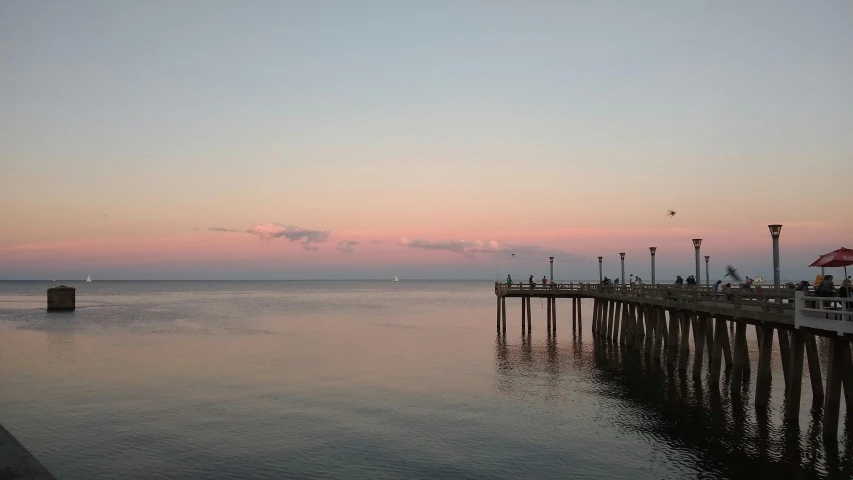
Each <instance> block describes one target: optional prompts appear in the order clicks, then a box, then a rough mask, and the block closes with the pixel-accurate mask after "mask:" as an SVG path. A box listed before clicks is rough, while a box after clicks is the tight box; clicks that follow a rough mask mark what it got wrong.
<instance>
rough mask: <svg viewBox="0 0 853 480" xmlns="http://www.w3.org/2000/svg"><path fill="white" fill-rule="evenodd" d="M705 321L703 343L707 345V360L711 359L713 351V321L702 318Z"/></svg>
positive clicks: (705, 317)
mask: <svg viewBox="0 0 853 480" xmlns="http://www.w3.org/2000/svg"><path fill="white" fill-rule="evenodd" d="M702 320H704V321H705V323H704V325H703V327H705V343H706V344H707V345H708V358H711V352H713V351H714V319H713V318H711V317H708V316H704V315H703V316H702Z"/></svg>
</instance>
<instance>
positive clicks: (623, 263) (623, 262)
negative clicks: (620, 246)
mask: <svg viewBox="0 0 853 480" xmlns="http://www.w3.org/2000/svg"><path fill="white" fill-rule="evenodd" d="M619 257H620V258H621V259H622V285H623V286H624V285H625V252H622V253H620V254H619ZM622 289H623V290H624V289H625V288H624V287H623V288H622Z"/></svg>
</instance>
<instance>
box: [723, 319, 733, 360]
mask: <svg viewBox="0 0 853 480" xmlns="http://www.w3.org/2000/svg"><path fill="white" fill-rule="evenodd" d="M726 323H731V324H734V320H732V321H731V322H724V325H725V324H726ZM723 334H724V335H723V338H724V340H723V360H725V361H726V371H729V370H731V369H732V366H733V365H734V360H733V358H732V340H733V339H732V338H730V337H729V332H728V331H726V332H723Z"/></svg>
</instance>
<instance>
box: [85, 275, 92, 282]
mask: <svg viewBox="0 0 853 480" xmlns="http://www.w3.org/2000/svg"><path fill="white" fill-rule="evenodd" d="M86 283H92V276H91V275H89V276H88V277H86Z"/></svg>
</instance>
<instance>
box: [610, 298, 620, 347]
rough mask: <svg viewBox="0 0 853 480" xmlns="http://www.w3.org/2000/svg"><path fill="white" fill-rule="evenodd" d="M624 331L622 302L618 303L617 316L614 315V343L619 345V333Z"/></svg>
mask: <svg viewBox="0 0 853 480" xmlns="http://www.w3.org/2000/svg"><path fill="white" fill-rule="evenodd" d="M621 329H622V302H616V314H615V315H613V338H611V341H612V342H613V343H619V331H620V330H621Z"/></svg>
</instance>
